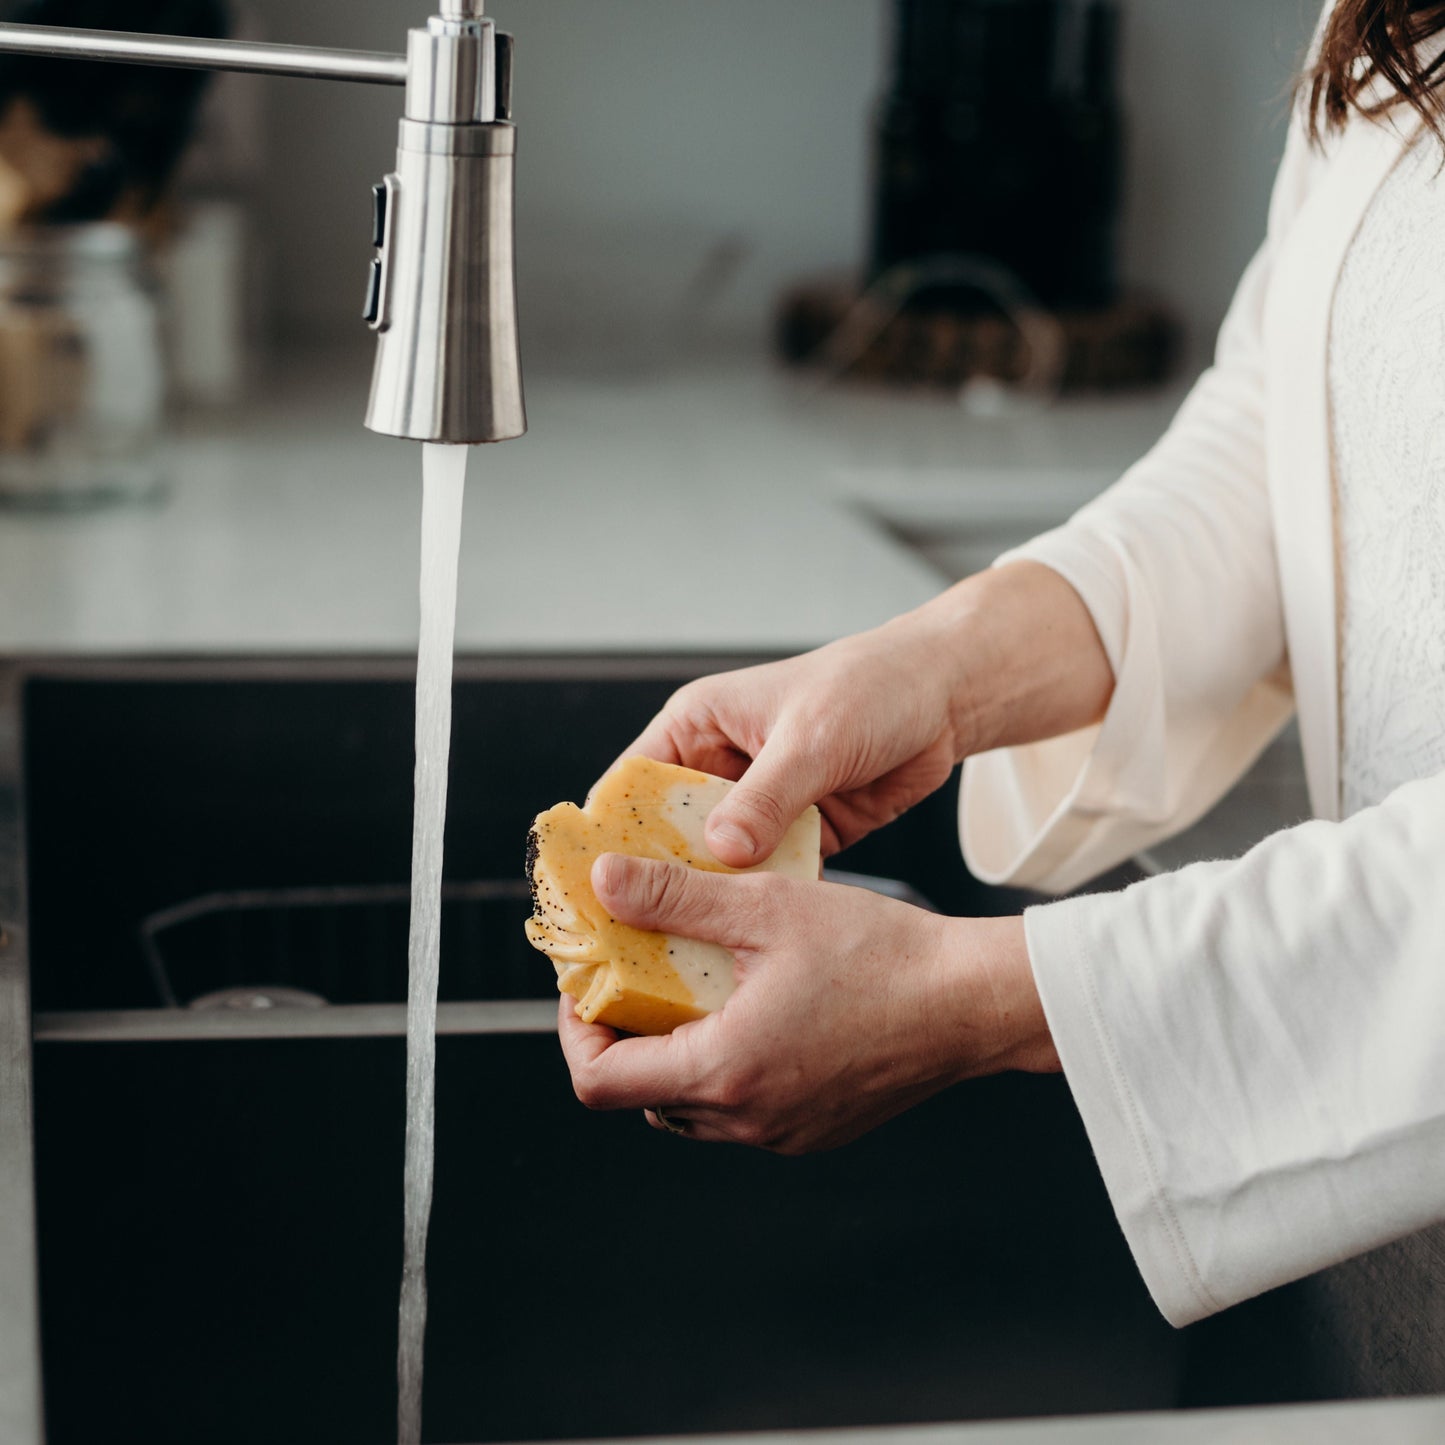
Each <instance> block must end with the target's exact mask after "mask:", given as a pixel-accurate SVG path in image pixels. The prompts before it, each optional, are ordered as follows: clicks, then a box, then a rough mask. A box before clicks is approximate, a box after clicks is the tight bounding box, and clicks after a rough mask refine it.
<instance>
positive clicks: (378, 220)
mask: <svg viewBox="0 0 1445 1445" xmlns="http://www.w3.org/2000/svg"><path fill="white" fill-rule="evenodd" d="M385 242H386V185H385V183H384V182H382V181H378V182H377V183H376V185H374V186H373V187H372V188H371V244H372V245H373V246H381V245H384V244H385Z"/></svg>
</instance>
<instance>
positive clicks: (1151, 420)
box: [0, 352, 1167, 656]
mask: <svg viewBox="0 0 1445 1445" xmlns="http://www.w3.org/2000/svg"><path fill="white" fill-rule="evenodd" d="M368 365H369V362H368V358H367V357H366V356H365V355H364V354H362V353H359V352H355V353H348V354H344V355H342V356H339V357H338V356H309V357H300V358H297V359H294V360H293V361H292V362H291V363H290V364H289V365H288V366H285V367H283V368H281V370H280V371H279V373H278V375H277V379H276V381H275V383H274V384H273V385H272V386H271V387H270V388H269V389H268V390H267V391H266V392H265V393H264V394H262V395H261V396H259V397H258V398H257V399H256V400H254V401H252V402H249V403H248V404H247V405H246V406H245V407H244V408H242V409H241V410H240V411H238V413H237V414H236V415H235V416H233V417H232V418H230V419H228V420H225V421H215V420H212V421H210V422H200V421H193V422H191V423H189V424H187V425H184V426H182V428H181V429H180V431H179V432H178V434H177V436H176V437H175V438H174V439H173V440H172V441H171V442H170V443H168V445H167V456H168V462H169V466H170V470H171V473H172V475H173V483H172V486H171V488H170V492H169V495H168V496H167V497H166V498H165V499H164V500H163V501H161V502H159V503H157V504H154V505H148V506H132V507H111V508H107V509H101V510H96V511H92V512H84V513H77V514H70V515H66V514H58V515H44V514H34V513H24V512H14V511H10V512H6V511H0V654H12V655H13V654H29V655H35V654H50V655H55V654H62V655H71V656H73V655H102V656H104V655H120V654H126V655H135V654H144V655H162V656H164V655H177V654H223V655H237V654H290V655H296V654H343V655H347V654H359V653H372V654H375V653H383V654H405V653H408V652H410V651H411V650H412V649H413V648H414V647H415V639H416V626H417V622H416V618H417V603H416V592H417V580H416V565H417V564H416V555H417V548H418V545H419V540H418V539H419V530H420V456H419V452H418V449H417V448H416V447H415V446H414V445H412V444H410V443H405V442H395V441H390V440H387V439H384V438H380V437H376V436H373V435H372V434H371V433H369V432H367V431H366V430H364V428H363V427H362V425H361V416H362V412H363V409H364V405H365V390H366V383H367V369H368ZM528 386H529V407H530V414H531V428H532V429H531V432H530V434H529V435H528V436H527V437H526V438H524V439H523V440H521V441H518V442H509V443H504V444H502V445H500V446H496V447H489V448H483V449H480V450H479V452H478V453H477V454H476V455H475V456H474V458H473V460H472V463H471V471H470V478H469V484H468V494H467V512H466V521H465V530H464V536H463V546H462V567H461V583H460V597H459V604H458V605H459V612H458V623H457V644H458V649H459V651H462V652H515V651H524V652H531V651H540V652H566V651H579V650H581V651H587V650H606V651H627V650H643V651H678V650H684V651H685V650H693V649H696V650H704V651H735V650H736V651H748V650H793V649H797V648H802V647H807V646H812V645H816V644H818V643H821V642H823V641H826V640H828V639H829V638H832V637H836V636H840V635H843V634H845V633H848V632H852V631H856V630H858V629H860V628H864V627H867V626H870V625H872V624H874V623H877V622H880V621H882V620H884V619H885V618H887V617H889V616H892V615H894V614H896V613H897V612H900V611H903V610H905V609H907V608H909V607H912V606H915V605H916V604H917V603H919V602H921V601H922V600H924V599H925V598H926V597H928V596H930V595H931V594H932V593H934V592H935V591H937V590H938V587H939V585H940V580H941V579H940V575H939V573H938V572H937V571H936V570H935V569H934V568H933V567H931V566H930V565H929V564H928V563H927V562H926V561H925V560H924V558H923V557H922V556H920V555H919V553H918V552H917V551H916V550H915V549H914V548H912V547H910V546H907V545H904V544H902V543H900V541H899V540H898V539H897V537H896V536H893V535H890V533H889V532H888V530H887V529H886V528H885V527H883V526H882V525H880V523H879V522H878V521H877V520H876V519H875V518H870V517H869V516H868V515H867V514H866V509H865V508H863V507H860V506H859V505H857V504H856V503H857V501H858V499H860V498H863V499H866V501H867V502H868V503H869V505H870V506H874V505H876V506H877V507H878V508H880V509H881V510H882V511H884V512H885V513H889V514H891V513H892V512H894V511H901V513H902V514H903V515H904V516H905V517H907V516H910V515H912V514H913V513H914V512H917V511H918V509H919V508H921V509H922V513H923V515H924V517H925V520H926V519H927V518H930V517H931V518H935V519H938V518H942V519H943V520H945V521H950V524H951V525H953V526H954V527H956V526H957V525H958V519H959V518H960V517H962V518H968V517H970V516H972V515H974V514H975V513H977V512H979V510H980V509H982V512H984V513H989V514H990V515H991V511H992V509H996V507H997V506H998V505H999V502H998V498H999V496H1000V489H1001V488H1003V489H1005V490H1008V489H1011V488H1013V486H1014V481H1013V480H1012V479H1013V478H1015V477H1017V478H1018V495H1020V496H1027V497H1029V498H1032V499H1033V500H1032V502H1031V503H1030V505H1031V506H1039V507H1042V509H1043V510H1042V512H1041V514H1040V515H1041V516H1042V518H1043V519H1044V520H1045V521H1047V520H1052V519H1053V518H1054V517H1055V516H1062V515H1064V514H1066V513H1067V512H1068V511H1069V510H1071V509H1072V507H1073V506H1074V505H1076V504H1077V502H1078V501H1079V500H1081V499H1082V497H1083V496H1086V495H1087V494H1088V493H1089V492H1090V491H1092V490H1096V489H1097V487H1098V486H1099V485H1100V484H1101V483H1102V482H1103V481H1104V480H1106V479H1107V478H1108V477H1110V476H1112V475H1113V474H1114V473H1115V472H1117V470H1119V469H1120V468H1122V467H1123V466H1124V465H1126V464H1127V463H1128V461H1129V460H1130V459H1131V458H1132V457H1133V455H1135V454H1136V453H1137V452H1138V450H1140V449H1142V447H1143V446H1145V445H1147V443H1148V440H1149V439H1150V437H1151V436H1152V435H1153V434H1154V433H1155V432H1156V431H1157V430H1158V427H1159V425H1160V424H1161V420H1162V418H1163V417H1164V416H1165V415H1167V401H1165V400H1161V399H1157V398H1146V399H1144V400H1142V401H1140V400H1134V401H1128V402H1123V403H1109V404H1092V405H1091V404H1070V405H1068V406H1065V407H1062V408H1059V409H1057V410H1055V411H1052V412H1049V413H1047V414H1041V415H1038V416H1024V417H1022V418H1020V417H1014V418H1010V419H1003V420H1000V419H986V420H980V419H977V418H970V417H968V416H966V415H964V413H963V412H962V411H961V410H960V409H959V408H958V407H957V406H956V405H953V404H951V403H950V402H948V401H947V400H945V399H941V398H921V399H920V398H898V397H892V396H888V395H886V394H879V393H873V392H849V391H843V390H835V391H831V392H828V393H823V394H819V393H818V392H817V391H816V390H814V389H812V388H810V387H809V386H807V385H806V384H800V383H799V382H798V380H797V379H796V378H794V377H791V376H788V375H785V374H783V373H780V372H777V371H775V370H773V369H772V368H771V367H770V366H768V365H767V364H766V363H765V362H762V361H760V360H749V359H746V358H741V359H739V358H734V359H731V360H724V361H715V362H707V363H703V362H700V363H695V364H691V365H688V366H685V367H682V368H680V369H679V370H677V371H676V372H673V373H654V374H652V375H648V376H641V377H639V376H620V377H616V378H607V377H578V376H570V377H569V376H564V375H551V376H549V375H547V374H546V373H541V374H536V373H534V374H532V375H531V376H530V377H529V382H528ZM991 496H992V497H993V498H994V500H993V501H992V502H990V500H989V498H990V497H991ZM1029 515H1032V513H1030V514H1029Z"/></svg>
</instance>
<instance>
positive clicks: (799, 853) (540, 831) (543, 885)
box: [527, 758, 822, 1034]
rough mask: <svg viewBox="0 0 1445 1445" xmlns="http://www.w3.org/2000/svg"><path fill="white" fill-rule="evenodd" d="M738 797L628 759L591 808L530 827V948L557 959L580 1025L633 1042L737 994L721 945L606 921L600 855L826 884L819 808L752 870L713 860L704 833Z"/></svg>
mask: <svg viewBox="0 0 1445 1445" xmlns="http://www.w3.org/2000/svg"><path fill="white" fill-rule="evenodd" d="M732 786H733V785H732V783H730V782H728V781H727V780H726V779H724V778H715V777H712V776H711V775H710V774H708V773H700V772H697V771H695V770H694V769H692V768H679V767H674V766H672V765H671V764H668V763H658V762H653V761H652V760H651V759H650V758H628V759H627V760H626V761H625V762H622V763H620V764H618V766H617V767H615V768H614V769H613V770H612V771H611V772H610V773H608V774H607V776H606V777H605V778H603V779H602V781H601V782H599V783H598V784H597V786H596V787H595V788H594V789H593V790H592V793H591V795H590V796H589V797H588V799H587V802H586V804H585V805H584V806H583V807H581V808H579V807H577V806H576V804H575V803H559V804H558V805H557V806H556V807H555V808H549V809H548V810H547V811H546V812H545V813H542V814H540V815H539V816H538V818H537V820H536V822H534V823H533V824H532V831H531V835H530V838H529V840H528V856H527V871H528V874H529V875H530V878H531V883H532V898H533V904H534V912H533V916H532V917H531V918H530V919H529V920H528V922H527V938H528V939H529V940H530V942H531V943H532V946H533V947H534V948H538V949H540V950H541V951H542V952H543V953H545V954H546V955H547V956H548V957H549V958H550V959H551V960H552V964H553V966H554V967H555V969H556V970H557V987H558V988H559V989H560V990H561V991H562V992H563V993H565V994H569V995H571V997H572V998H574V999H576V1001H577V1016H578V1017H579V1018H581V1019H584V1020H586V1021H587V1022H588V1023H603V1024H608V1025H609V1026H611V1027H612V1028H616V1029H623V1030H625V1031H626V1032H628V1033H634V1034H665V1033H671V1031H672V1030H673V1029H675V1028H676V1027H677V1026H678V1025H679V1024H684V1023H687V1022H689V1021H690V1020H692V1019H697V1018H701V1017H702V1016H703V1015H704V1014H708V1013H712V1012H713V1011H714V1010H716V1009H719V1008H721V1007H722V1006H723V1004H724V1003H726V1002H727V999H728V997H729V995H730V994H731V993H732V991H733V988H734V986H735V984H736V978H735V974H734V961H733V956H732V954H731V953H729V952H728V950H727V949H725V948H722V947H720V946H719V945H718V944H715V943H701V942H699V941H697V940H696V939H690V938H679V937H675V936H674V935H672V934H666V933H652V932H648V931H645V930H643V929H640V928H633V927H630V926H629V925H628V924H625V923H619V922H618V921H617V920H616V919H614V918H611V917H609V916H608V913H607V910H606V909H605V908H603V907H602V905H601V904H600V903H598V901H597V895H596V894H595V893H593V891H592V876H591V875H592V863H593V860H594V859H595V858H597V857H598V855H599V854H602V853H629V854H632V855H633V856H635V857H639V858H660V859H663V860H665V861H667V862H674V863H685V864H686V865H687V866H688V867H690V868H701V869H704V870H706V871H707V872H711V873H736V872H739V871H743V872H769V873H781V874H784V875H785V876H787V877H789V878H801V879H816V878H817V877H818V873H819V868H820V856H821V830H822V820H821V818H820V817H819V814H818V810H817V809H816V808H809V809H808V810H807V812H806V813H804V814H803V815H802V817H800V818H799V819H798V820H797V821H796V822H795V823H794V824H793V825H792V827H791V828H789V829H788V831H787V834H786V835H785V836H784V838H783V841H782V843H780V844H779V845H778V848H777V850H776V852H774V854H773V855H772V857H771V858H769V859H768V860H767V862H765V863H760V864H758V865H757V866H756V867H755V868H750V869H744V870H739V869H735V868H729V867H727V866H726V865H725V864H723V863H720V862H718V860H717V859H716V858H714V857H713V855H712V853H711V852H710V851H709V849H708V846H707V844H706V843H705V842H704V841H703V827H704V825H705V824H706V822H707V818H708V814H709V813H711V812H712V810H713V809H714V808H715V807H716V806H717V805H718V804H719V803H720V802H721V801H722V800H723V798H725V797H726V796H727V794H728V791H729V789H731V788H732Z"/></svg>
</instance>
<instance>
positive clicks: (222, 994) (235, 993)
mask: <svg viewBox="0 0 1445 1445" xmlns="http://www.w3.org/2000/svg"><path fill="white" fill-rule="evenodd" d="M326 1006H327V1003H326V1000H325V999H324V998H322V997H321V995H320V994H319V993H307V991H306V990H305V989H302V988H222V989H217V990H216V992H215V993H203V994H202V995H201V996H200V998H193V999H192V1000H191V1001H190V1003H188V1004H187V1005H186V1007H187V1008H193V1009H233V1010H236V1011H238V1012H241V1013H256V1012H259V1011H260V1010H263V1009H275V1008H325V1007H326Z"/></svg>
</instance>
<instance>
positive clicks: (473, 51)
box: [406, 19, 497, 125]
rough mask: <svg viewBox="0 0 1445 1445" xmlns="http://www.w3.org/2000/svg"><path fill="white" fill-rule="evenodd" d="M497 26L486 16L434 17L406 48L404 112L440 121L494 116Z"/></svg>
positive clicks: (457, 122)
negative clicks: (473, 18)
mask: <svg viewBox="0 0 1445 1445" xmlns="http://www.w3.org/2000/svg"><path fill="white" fill-rule="evenodd" d="M496 49H497V47H496V27H495V26H494V25H493V24H492V22H491V21H490V20H484V21H472V20H465V21H448V20H441V19H436V20H433V21H431V23H430V24H429V25H428V26H427V27H426V29H425V30H413V31H412V32H411V33H410V34H409V35H408V36H407V46H406V67H407V80H406V115H407V117H408V119H410V120H429V121H436V122H437V123H438V124H441V125H484V124H486V123H487V122H489V121H491V120H493V119H495V117H496V109H497V102H496V85H497V76H496V68H497V60H496Z"/></svg>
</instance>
